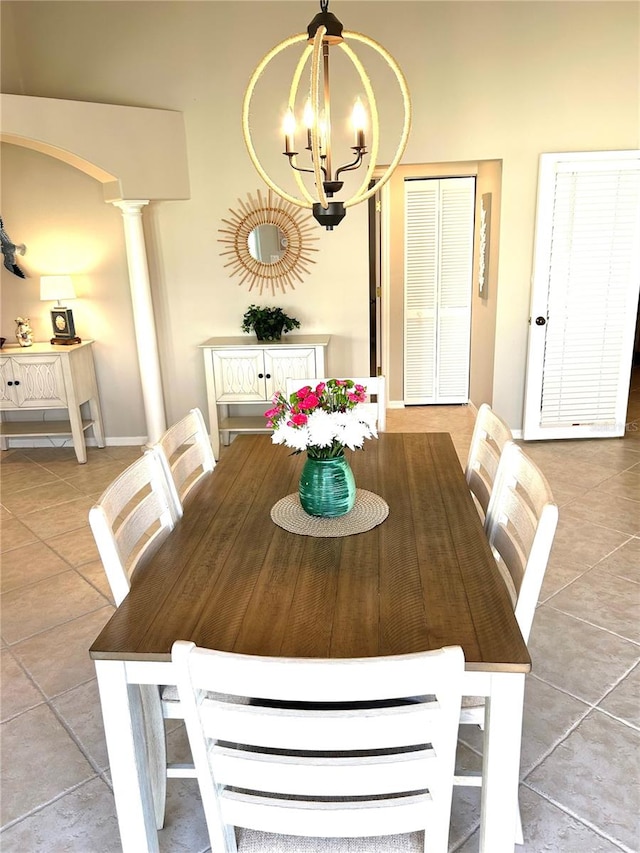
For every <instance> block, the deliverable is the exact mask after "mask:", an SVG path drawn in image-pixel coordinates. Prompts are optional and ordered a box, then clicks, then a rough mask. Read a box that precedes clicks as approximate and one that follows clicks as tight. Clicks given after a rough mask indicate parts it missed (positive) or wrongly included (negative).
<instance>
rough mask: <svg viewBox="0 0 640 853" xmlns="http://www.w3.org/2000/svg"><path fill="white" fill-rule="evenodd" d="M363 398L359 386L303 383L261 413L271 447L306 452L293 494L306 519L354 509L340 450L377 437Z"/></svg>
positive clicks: (279, 395) (349, 477) (334, 382)
mask: <svg viewBox="0 0 640 853" xmlns="http://www.w3.org/2000/svg"><path fill="white" fill-rule="evenodd" d="M365 400H366V388H365V387H364V386H363V385H357V384H356V383H355V382H354V381H353V380H352V379H329V380H327V382H326V383H325V382H319V383H318V384H317V385H316V387H315V388H312V387H311V386H310V385H305V386H304V388H300V389H299V390H298V391H295V392H294V393H293V394H291V396H290V398H289V399H288V400H287V399H286V397H285V396H284V395H283V394H282V392H280V391H278V392H277V393H276V394H275V395H274V397H273V398H272V402H273V408H271V409H269V410H268V411H267V412H265V417H266V418H267V426H268V427H269V428H270V429H273V436H272V441H273V443H274V444H284V445H286V446H287V447H290V448H292V450H293V451H294V453H302V452H303V451H305V450H306V452H307V461H306V462H305V465H304V468H303V470H302V475H301V477H300V483H299V488H298V493H299V496H300V503H301V505H302V508H303V509H304V511H305V512H307V513H308V514H309V515H315V516H324V517H329V518H330V517H335V516H339V515H344V514H345V513H347V512H349V510H351V509H352V508H353V505H354V503H355V497H356V487H355V481H354V479H353V472H352V471H351V468H350V466H349V463H348V461H347V459H346V457H345V455H344V449H345V447H348V448H349V449H350V450H357V449H359V448H361V447H362V446H363V444H364V441H365V439H366V438H377V437H378V432H377V429H376V423H375V414H373V415H372V414H370V413H369V411H368V410H367V409H366V407H363V406H361V405H360V404H361V403H364V402H365Z"/></svg>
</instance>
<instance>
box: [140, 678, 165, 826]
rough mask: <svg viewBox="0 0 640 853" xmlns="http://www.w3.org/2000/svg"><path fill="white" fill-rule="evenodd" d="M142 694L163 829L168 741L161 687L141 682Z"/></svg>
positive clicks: (157, 810) (155, 803) (155, 802)
mask: <svg viewBox="0 0 640 853" xmlns="http://www.w3.org/2000/svg"><path fill="white" fill-rule="evenodd" d="M140 695H141V698H142V712H143V715H144V725H145V734H146V738H147V763H148V766H149V778H150V780H151V792H152V795H153V810H154V813H155V818H156V828H157V829H162V828H163V826H164V811H165V804H166V799H167V742H166V738H165V731H164V718H163V716H162V702H161V701H160V689H159V687H158V686H157V685H156V684H141V685H140Z"/></svg>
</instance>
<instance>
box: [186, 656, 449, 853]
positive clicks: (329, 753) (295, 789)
mask: <svg viewBox="0 0 640 853" xmlns="http://www.w3.org/2000/svg"><path fill="white" fill-rule="evenodd" d="M171 656H172V661H173V663H174V665H175V667H176V671H177V679H178V689H179V693H180V698H181V701H182V704H183V706H184V710H185V720H186V725H187V733H188V735H189V741H190V743H191V749H192V753H193V757H194V762H195V766H196V773H197V778H198V783H199V785H200V793H201V797H202V803H203V807H204V812H205V817H206V821H207V827H208V830H209V836H210V844H211V849H212V850H215V851H216V853H223V851H224V853H236V851H237V849H238V848H237V846H236V835H235V831H234V827H248V828H251V829H253V830H261V831H262V832H265V833H274V835H273V836H268V837H267V838H268V840H269V841H272V842H273V847H270V848H269V849H270V850H272V851H273V853H275V852H276V851H278V850H281V849H282V846H281V844H282V835H296V836H307V837H314V838H336V837H338V838H340V837H345V836H350V837H361V836H389V835H397V834H400V833H409V832H417V831H419V830H424V831H425V840H424V850H425V851H428V853H446V851H447V849H448V837H449V822H450V813H451V797H452V787H453V773H454V763H455V749H456V738H457V731H458V719H459V715H460V694H461V687H462V675H463V670H464V655H463V652H462V649H461V648H460V647H459V646H456V647H449V648H446V649H440V650H437V651H432V652H423V653H416V654H410V655H397V656H389V657H370V658H358V659H349V658H343V659H338V658H336V659H333V660H327V659H317V658H316V659H312V658H307V659H301V658H295V659H294V658H274V657H260V656H254V655H239V654H233V653H230V652H221V651H214V650H210V649H203V648H198V647H197V646H195V645H194V644H193V643H191V642H187V641H182V640H179V641H177V642H176V643H174V645H173V648H172V653H171ZM214 690H215V691H216V693H217V694H218V695H216V696H214V695H212V691H214ZM408 696H415V697H418V701H413V702H409V701H406V700H403V697H408ZM248 697H260V698H259V699H255V698H254V699H249V698H248ZM279 841H280V843H279ZM240 849H242V847H241V848H240Z"/></svg>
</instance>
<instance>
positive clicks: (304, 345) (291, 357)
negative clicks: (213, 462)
mask: <svg viewBox="0 0 640 853" xmlns="http://www.w3.org/2000/svg"><path fill="white" fill-rule="evenodd" d="M330 339H331V338H330V336H329V335H293V336H289V335H284V336H283V338H282V340H280V341H277V342H275V341H274V342H267V341H258V340H257V339H255V338H254V339H251V338H247V337H229V338H210V339H209V340H208V341H205V342H204V343H203V344H201V345H200V347H201V349H202V352H203V355H204V370H205V376H206V380H207V399H208V406H209V428H210V431H211V444H212V446H213V452H214V455H215V457H216V459H217V458H218V456H219V455H220V438H222V442H223V444H229V441H230V435H231V433H237V432H269V431H270V430H269V429H267V427H266V420H265V417H264V412H265V411H266V409H267V408H269V406H268V404H269V403H270V402H271V398H272V397H273V395H274V394H275V392H276V391H282V392H283V393H286V387H287V379H296V378H299V379H308V378H312V377H315V376H318V377H322V376H325V375H326V374H325V353H326V348H327V347H328V346H329V341H330ZM238 405H250V406H252V407H254V408H255V409H256V414H255V415H247V414H244V415H243V414H235V415H234V414H233V407H237V406H238Z"/></svg>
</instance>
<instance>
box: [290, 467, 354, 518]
mask: <svg viewBox="0 0 640 853" xmlns="http://www.w3.org/2000/svg"><path fill="white" fill-rule="evenodd" d="M298 494H299V495H300V504H301V505H302V508H303V510H304V511H305V512H306V513H308V514H309V515H315V516H320V517H323V518H336V517H337V516H340V515H346V513H348V512H349V510H351V509H353V505H354V503H355V501H356V483H355V480H354V478H353V471H352V470H351V466H350V465H349V463H348V462H347V459H346V457H345V456H344V455H341V456H334V457H332V458H331V459H315V458H314V457H311V456H307V461H306V462H305V463H304V468H303V469H302V474H301V475H300V482H299V484H298Z"/></svg>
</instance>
